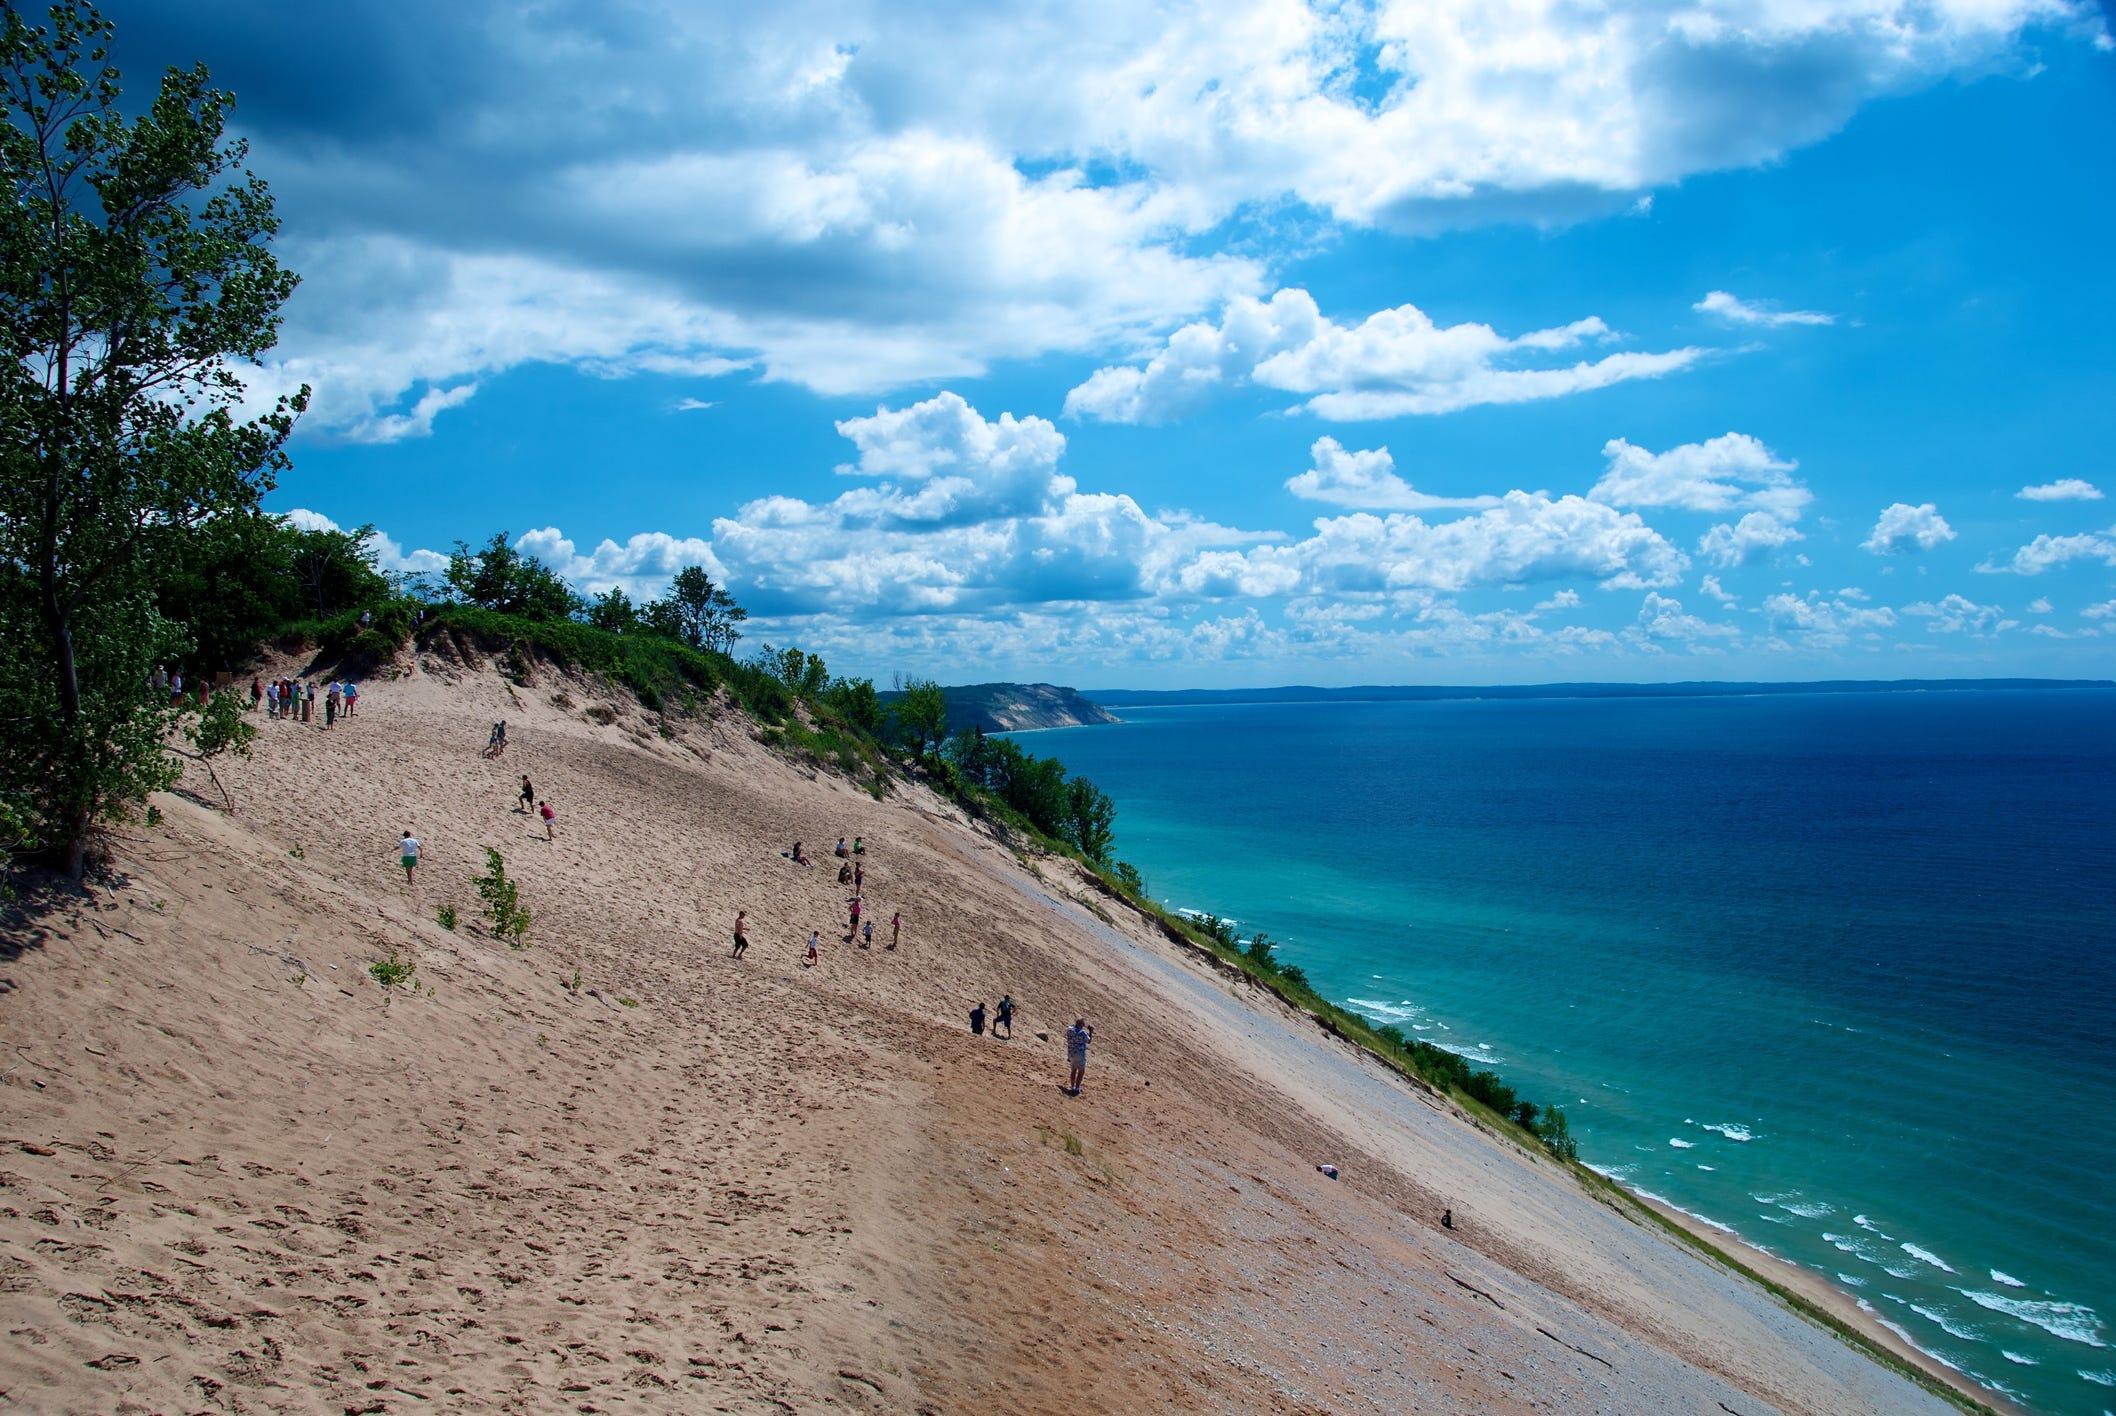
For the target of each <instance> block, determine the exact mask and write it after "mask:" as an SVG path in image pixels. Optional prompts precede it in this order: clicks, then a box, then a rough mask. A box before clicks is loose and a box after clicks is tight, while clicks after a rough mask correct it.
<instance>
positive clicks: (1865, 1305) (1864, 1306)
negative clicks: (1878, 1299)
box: [1837, 1273, 1874, 1313]
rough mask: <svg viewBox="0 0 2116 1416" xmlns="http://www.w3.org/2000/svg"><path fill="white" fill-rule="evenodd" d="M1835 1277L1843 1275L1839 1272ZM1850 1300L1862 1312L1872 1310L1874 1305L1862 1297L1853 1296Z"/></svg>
mask: <svg viewBox="0 0 2116 1416" xmlns="http://www.w3.org/2000/svg"><path fill="white" fill-rule="evenodd" d="M1837 1277H1839V1278H1842V1277H1844V1275H1843V1274H1841V1273H1840V1274H1838V1275H1837ZM1852 1302H1854V1303H1857V1304H1858V1305H1859V1311H1860V1312H1862V1313H1871V1312H1872V1311H1873V1310H1874V1305H1873V1304H1871V1303H1869V1302H1867V1301H1866V1300H1865V1299H1864V1298H1854V1299H1852Z"/></svg>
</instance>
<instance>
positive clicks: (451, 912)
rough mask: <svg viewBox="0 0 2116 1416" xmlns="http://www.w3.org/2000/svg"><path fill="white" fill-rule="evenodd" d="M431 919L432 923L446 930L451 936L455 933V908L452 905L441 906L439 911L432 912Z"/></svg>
mask: <svg viewBox="0 0 2116 1416" xmlns="http://www.w3.org/2000/svg"><path fill="white" fill-rule="evenodd" d="M433 917H434V922H435V923H436V924H438V925H440V926H441V928H443V929H445V930H447V931H448V932H449V933H451V934H453V933H455V927H456V907H455V906H454V905H443V906H441V907H440V908H439V909H437V910H435V911H434V912H433Z"/></svg>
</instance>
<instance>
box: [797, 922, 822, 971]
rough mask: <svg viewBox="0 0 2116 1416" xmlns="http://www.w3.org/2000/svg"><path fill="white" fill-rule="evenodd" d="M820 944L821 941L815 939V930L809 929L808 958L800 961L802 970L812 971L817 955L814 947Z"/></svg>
mask: <svg viewBox="0 0 2116 1416" xmlns="http://www.w3.org/2000/svg"><path fill="white" fill-rule="evenodd" d="M821 942H822V941H821V940H820V939H818V938H817V937H816V931H815V930H813V929H811V930H809V931H808V957H807V958H805V959H803V960H801V967H802V968H804V969H812V968H814V967H815V966H816V960H817V958H818V955H817V953H816V946H817V945H818V944H820V943H821Z"/></svg>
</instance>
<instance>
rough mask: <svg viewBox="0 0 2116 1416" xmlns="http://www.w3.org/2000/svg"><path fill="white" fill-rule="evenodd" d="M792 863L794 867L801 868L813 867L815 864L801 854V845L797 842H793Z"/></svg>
mask: <svg viewBox="0 0 2116 1416" xmlns="http://www.w3.org/2000/svg"><path fill="white" fill-rule="evenodd" d="M793 863H794V864H795V865H803V866H814V864H815V862H814V861H812V860H810V859H809V858H808V857H807V856H805V855H802V854H801V843H800V842H799V841H795V842H794V843H793Z"/></svg>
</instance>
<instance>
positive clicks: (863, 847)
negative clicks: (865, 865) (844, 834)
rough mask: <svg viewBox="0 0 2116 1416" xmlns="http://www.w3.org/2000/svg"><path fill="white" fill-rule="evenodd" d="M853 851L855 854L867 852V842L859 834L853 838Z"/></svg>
mask: <svg viewBox="0 0 2116 1416" xmlns="http://www.w3.org/2000/svg"><path fill="white" fill-rule="evenodd" d="M852 853H853V854H854V855H865V854H867V843H866V842H865V841H863V840H861V839H860V838H859V837H858V836H854V837H853V838H852Z"/></svg>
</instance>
